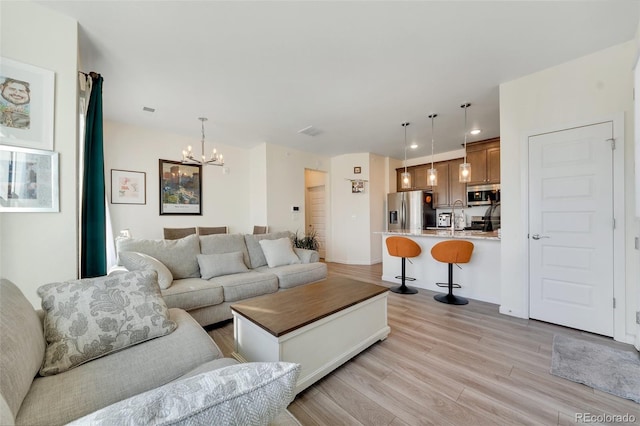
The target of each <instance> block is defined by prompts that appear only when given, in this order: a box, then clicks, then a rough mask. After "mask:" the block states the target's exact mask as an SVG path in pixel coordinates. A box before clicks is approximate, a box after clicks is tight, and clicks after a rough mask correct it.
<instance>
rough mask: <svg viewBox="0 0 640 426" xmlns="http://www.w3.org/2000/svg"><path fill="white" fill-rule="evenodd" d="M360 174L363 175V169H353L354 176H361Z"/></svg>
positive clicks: (357, 167) (358, 167)
mask: <svg viewBox="0 0 640 426" xmlns="http://www.w3.org/2000/svg"><path fill="white" fill-rule="evenodd" d="M360 173H362V168H361V167H360V166H356V167H354V168H353V174H354V175H359V174H360Z"/></svg>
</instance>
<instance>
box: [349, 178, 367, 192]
mask: <svg viewBox="0 0 640 426" xmlns="http://www.w3.org/2000/svg"><path fill="white" fill-rule="evenodd" d="M351 193H352V194H363V193H364V181H363V180H360V179H356V180H352V181H351Z"/></svg>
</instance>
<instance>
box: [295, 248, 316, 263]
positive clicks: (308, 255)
mask: <svg viewBox="0 0 640 426" xmlns="http://www.w3.org/2000/svg"><path fill="white" fill-rule="evenodd" d="M293 250H294V251H295V252H296V254H297V255H298V257H299V258H300V261H301V262H302V263H313V262H320V253H318V252H317V251H316V250H308V249H303V248H298V247H294V248H293Z"/></svg>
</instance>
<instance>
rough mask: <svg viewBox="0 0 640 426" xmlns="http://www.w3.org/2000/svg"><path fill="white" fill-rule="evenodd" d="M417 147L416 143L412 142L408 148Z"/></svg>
mask: <svg viewBox="0 0 640 426" xmlns="http://www.w3.org/2000/svg"><path fill="white" fill-rule="evenodd" d="M417 147H418V144H417V143H415V142H414V143H412V144H411V145H409V148H411V149H416V148H417Z"/></svg>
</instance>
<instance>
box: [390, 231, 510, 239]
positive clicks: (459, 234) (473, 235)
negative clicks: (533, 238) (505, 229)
mask: <svg viewBox="0 0 640 426" xmlns="http://www.w3.org/2000/svg"><path fill="white" fill-rule="evenodd" d="M381 233H382V234H384V235H406V236H409V237H435V238H464V239H475V240H496V241H500V236H499V235H498V231H491V232H484V231H455V232H454V233H453V235H451V229H427V230H424V231H421V230H410V229H404V230H400V231H383V232H381Z"/></svg>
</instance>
